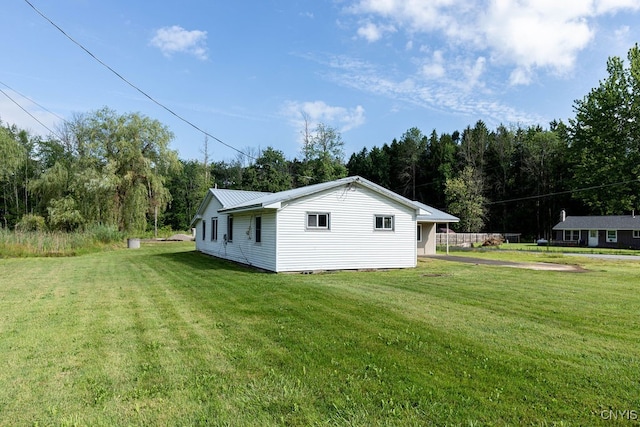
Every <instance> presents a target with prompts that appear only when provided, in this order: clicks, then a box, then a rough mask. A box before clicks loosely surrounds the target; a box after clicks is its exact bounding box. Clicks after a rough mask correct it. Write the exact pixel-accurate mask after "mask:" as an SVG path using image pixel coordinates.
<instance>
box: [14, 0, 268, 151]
mask: <svg viewBox="0 0 640 427" xmlns="http://www.w3.org/2000/svg"><path fill="white" fill-rule="evenodd" d="M24 1H25V3H27V4H28V5H29V6H30V7H31V8H32V9H33V10H34V11H35V12H36V13H37V14H38V15H40V16H41V17H42V18H43V19H44V20H46V21H47V22H49V23H50V24H51V25H53V26H54V27H55V28H56V29H57V30H58V31H60V32H61V33H62V34H63V35H64V36H65V37H66V38H68V39H69V40H70V41H71V42H72V43H73V44H75V45H76V46H78V47H79V48H80V49H82V50H83V51H85V52H86V53H87V54H88V55H89V56H90V57H92V58H93V59H94V60H96V61H97V62H98V63H99V64H100V65H102V66H103V67H105V68H106V69H107V70H109V71H111V72H112V73H113V74H115V75H116V76H117V77H118V78H119V79H120V80H122V81H123V82H125V83H126V84H128V85H129V86H131V87H132V88H133V89H135V90H136V91H138V92H139V93H140V94H142V95H143V96H144V97H146V98H147V99H149V100H150V101H151V102H153V103H154V104H156V105H157V106H159V107H161V108H163V109H164V110H166V111H167V112H169V113H170V114H171V115H173V116H174V117H176V118H177V119H179V120H181V121H182V122H184V123H186V124H187V125H189V126H191V127H192V128H194V129H195V130H197V131H198V132H200V133H202V134H204V135H206V136H208V137H210V138H212V139H214V140H215V141H218V142H219V143H220V144H222V145H224V146H225V147H227V148H230V149H232V150H234V151H236V152H237V153H239V154H242V155H244V156H246V157H248V158H250V159H252V160H257V159H256V158H255V157H253V156H251V155H249V154H247V153H245V152H243V151H242V150H239V149H237V148H235V147H234V146H232V145H230V144H227V143H226V142H224V141H222V140H221V139H219V138H217V137H215V136H214V135H211V134H210V133H209V132H207V131H205V130H203V129H201V128H200V127H199V126H196V125H195V124H194V123H193V122H191V121H189V120H187V119H185V118H184V117H182V116H181V115H179V114H178V113H176V112H175V111H173V110H172V109H170V108H169V107H167V106H166V105H164V104H163V103H161V102H160V101H158V100H156V99H155V98H154V97H152V96H151V95H149V94H148V93H147V92H145V91H143V90H142V89H140V88H139V87H138V86H136V85H134V84H133V83H131V82H130V81H129V80H127V79H126V78H125V77H124V76H122V74H120V73H118V72H117V71H116V70H114V69H113V68H112V67H110V66H109V65H108V64H106V63H105V62H104V61H102V60H101V59H100V58H98V57H97V56H96V55H94V54H93V53H91V51H89V49H87V48H86V47H84V46H83V45H82V44H81V43H79V42H78V41H76V40H75V39H74V38H73V37H71V36H70V35H69V34H67V33H66V32H65V31H64V30H63V29H62V28H60V27H59V26H58V25H57V24H56V23H55V22H53V21H52V20H51V19H49V18H48V17H47V16H46V15H45V14H44V13H42V12H41V11H40V10H39V9H38V8H36V7H35V6H34V5H33V4H32V3H31V2H30V1H29V0H24Z"/></svg>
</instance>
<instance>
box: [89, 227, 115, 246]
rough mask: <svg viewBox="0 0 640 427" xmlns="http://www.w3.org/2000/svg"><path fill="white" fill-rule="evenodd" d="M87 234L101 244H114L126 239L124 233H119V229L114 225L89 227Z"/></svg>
mask: <svg viewBox="0 0 640 427" xmlns="http://www.w3.org/2000/svg"><path fill="white" fill-rule="evenodd" d="M85 232H86V233H87V234H90V235H91V236H93V240H94V241H95V242H99V243H113V242H118V241H121V240H123V239H124V233H122V232H121V231H118V227H116V226H113V225H104V224H96V225H92V226H91V227H88V228H87V229H86V230H85Z"/></svg>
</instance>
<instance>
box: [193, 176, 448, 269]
mask: <svg viewBox="0 0 640 427" xmlns="http://www.w3.org/2000/svg"><path fill="white" fill-rule="evenodd" d="M457 221H458V218H456V217H453V216H451V215H448V214H446V213H444V212H442V211H438V210H437V209H433V208H431V207H429V206H427V205H423V204H421V203H417V202H413V201H411V200H409V199H407V198H405V197H402V196H400V195H399V194H396V193H394V192H392V191H390V190H387V189H386V188H384V187H381V186H379V185H377V184H374V183H373V182H371V181H368V180H366V179H364V178H362V177H359V176H353V177H348V178H343V179H338V180H336V181H331V182H325V183H322V184H316V185H310V186H307V187H301V188H296V189H293V190H288V191H282V192H279V193H263V192H254V191H240V190H224V189H210V190H209V191H208V192H207V194H206V196H205V198H204V200H203V201H202V203H201V205H200V208H199V209H198V212H197V213H196V215H195V217H194V218H193V221H192V227H195V229H196V249H197V250H199V251H201V252H204V253H207V254H209V255H213V256H216V257H220V258H224V259H228V260H232V261H236V262H239V263H243V264H247V265H251V266H255V267H258V268H261V269H264V270H269V271H275V272H287V271H313V270H342V269H372V268H405V267H415V265H416V259H417V255H419V254H420V255H423V254H430V253H435V229H436V224H437V223H443V222H457ZM416 242H417V243H416Z"/></svg>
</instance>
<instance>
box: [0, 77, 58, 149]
mask: <svg viewBox="0 0 640 427" xmlns="http://www.w3.org/2000/svg"><path fill="white" fill-rule="evenodd" d="M0 83H1V82H0ZM2 84H3V85H4V83H2ZM5 86H7V85H5ZM7 87H9V86H7ZM12 90H13V89H12ZM0 92H2V94H3V95H4V96H6V97H7V98H8V99H9V101H11V102H13V103H14V104H16V105H17V106H18V108H20V109H21V110H22V111H24V112H25V113H27V114H28V115H30V116H31V118H32V119H33V120H35V121H36V122H38V123H40V125H41V126H42V127H44V128H45V129H46V130H48V131H49V132H50V133H51V134H52V135H56V136H57V137H58V138H60V135H58V134H57V133H56V132H54V131H52V130H51V129H50V128H49V127H48V126H47V125H45V124H44V123H42V122H41V121H40V120H39V119H38V118H37V117H36V116H34V115H33V114H31V113H30V112H29V111H28V110H27V109H26V108H24V107H23V106H22V105H20V103H19V102H18V101H16V100H15V99H13V98H12V97H11V96H9V94H8V93H7V92H5V91H4V90H2V89H0ZM21 96H22V95H21ZM36 105H38V104H36ZM47 111H48V110H47Z"/></svg>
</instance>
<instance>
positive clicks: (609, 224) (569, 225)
mask: <svg viewBox="0 0 640 427" xmlns="http://www.w3.org/2000/svg"><path fill="white" fill-rule="evenodd" d="M553 229H554V230H640V216H635V215H606V216H568V217H566V219H565V220H564V221H560V222H559V223H558V224H556V226H555V227H553Z"/></svg>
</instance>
